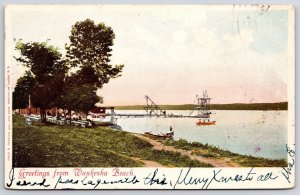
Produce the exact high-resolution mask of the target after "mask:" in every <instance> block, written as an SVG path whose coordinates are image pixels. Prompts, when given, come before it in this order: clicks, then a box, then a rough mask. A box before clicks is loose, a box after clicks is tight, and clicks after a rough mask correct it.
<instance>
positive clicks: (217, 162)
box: [134, 134, 240, 167]
mask: <svg viewBox="0 0 300 195" xmlns="http://www.w3.org/2000/svg"><path fill="white" fill-rule="evenodd" d="M134 135H135V136H136V137H138V138H140V139H143V140H145V141H147V142H149V143H150V144H151V145H153V149H155V150H166V151H172V152H179V153H180V154H182V155H185V156H188V157H190V158H191V159H192V160H197V161H199V162H202V163H207V164H211V165H212V166H214V167H240V165H238V164H237V163H234V162H232V161H230V159H228V158H227V159H214V158H209V157H200V156H196V155H193V154H192V152H193V151H189V150H183V149H179V148H175V147H173V146H166V145H163V144H162V143H160V142H158V141H155V140H153V139H151V138H149V137H146V136H143V135H141V134H134Z"/></svg>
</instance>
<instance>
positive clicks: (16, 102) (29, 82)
mask: <svg viewBox="0 0 300 195" xmlns="http://www.w3.org/2000/svg"><path fill="white" fill-rule="evenodd" d="M34 83H35V82H34V78H33V75H32V74H31V73H30V72H29V71H26V72H25V75H24V76H23V77H20V78H19V79H18V80H17V85H16V87H15V89H14V92H13V96H12V97H13V109H21V108H26V107H28V98H29V94H30V90H31V89H32V88H33V87H34Z"/></svg>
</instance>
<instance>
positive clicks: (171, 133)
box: [166, 126, 174, 136]
mask: <svg viewBox="0 0 300 195" xmlns="http://www.w3.org/2000/svg"><path fill="white" fill-rule="evenodd" d="M166 135H169V136H173V135H174V130H173V127H172V126H170V131H169V132H168V133H166Z"/></svg>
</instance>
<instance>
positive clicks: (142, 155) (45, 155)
mask: <svg viewBox="0 0 300 195" xmlns="http://www.w3.org/2000/svg"><path fill="white" fill-rule="evenodd" d="M133 158H139V159H142V160H151V161H156V162H158V163H160V164H162V165H164V166H170V167H190V166H191V167H210V165H209V164H205V163H201V162H199V161H195V160H191V159H190V158H189V157H187V156H183V155H181V154H180V153H177V152H170V151H159V150H153V149H152V145H151V144H149V143H148V142H147V141H144V140H141V139H139V138H137V137H135V136H134V135H132V134H130V133H127V132H122V131H117V130H112V129H110V128H107V127H95V128H77V127H70V126H57V125H40V124H33V125H32V126H25V125H24V118H23V117H22V116H19V115H14V116H13V165H14V166H15V167H140V166H143V163H142V162H141V161H139V160H134V159H133Z"/></svg>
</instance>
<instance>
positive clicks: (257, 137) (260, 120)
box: [116, 110, 287, 159]
mask: <svg viewBox="0 0 300 195" xmlns="http://www.w3.org/2000/svg"><path fill="white" fill-rule="evenodd" d="M212 112H213V114H212V115H211V119H210V120H211V121H213V120H215V121H216V125H215V126H198V125H196V121H197V120H198V119H196V118H162V117H160V118H157V117H151V118H147V117H145V118H132V117H131V118H125V117H122V118H118V119H117V123H118V125H120V126H121V127H122V129H123V130H124V131H129V132H134V133H144V132H146V131H152V132H153V133H165V132H167V131H169V127H170V125H171V126H173V128H174V131H175V135H174V139H175V140H178V139H180V138H182V139H185V140H187V141H189V142H193V141H196V142H201V143H203V144H205V143H208V144H210V145H214V146H218V147H220V148H222V149H228V150H229V151H231V152H235V153H239V154H246V155H252V156H257V157H265V158H270V159H286V158H287V155H286V150H285V144H286V143H287V111H223V110H222V111H221V110H217V111H216V110H213V111H212ZM116 113H118V114H121V113H128V114H133V113H135V114H145V111H143V110H117V111H116ZM167 113H173V114H183V115H188V114H189V111H186V110H172V111H167Z"/></svg>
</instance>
